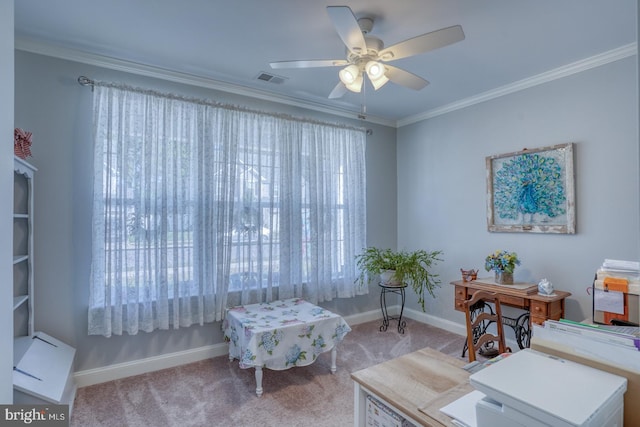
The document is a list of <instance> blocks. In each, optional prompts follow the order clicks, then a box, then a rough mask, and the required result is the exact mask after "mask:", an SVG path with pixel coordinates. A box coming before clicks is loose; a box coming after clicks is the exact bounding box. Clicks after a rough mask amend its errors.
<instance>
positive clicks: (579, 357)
mask: <svg viewBox="0 0 640 427" xmlns="http://www.w3.org/2000/svg"><path fill="white" fill-rule="evenodd" d="M531 348H532V349H534V350H538V351H541V352H543V353H547V354H550V355H552V356H557V357H560V358H562V359H566V360H571V361H573V362H577V363H581V364H583V365H587V366H591V367H592V368H596V369H600V370H602V371H606V372H610V373H612V374H616V375H620V376H622V377H625V378H626V379H627V391H626V393H625V394H624V398H623V400H624V425H625V426H640V406H638V402H640V371H634V370H630V369H626V368H622V367H619V366H616V365H614V364H612V363H610V362H607V361H606V360H601V359H595V358H591V357H588V356H586V355H583V354H579V353H577V352H576V351H575V350H573V348H571V347H569V346H564V345H562V344H558V343H555V342H551V341H547V340H542V339H540V338H536V337H535V335H534V336H533V337H532V338H531Z"/></svg>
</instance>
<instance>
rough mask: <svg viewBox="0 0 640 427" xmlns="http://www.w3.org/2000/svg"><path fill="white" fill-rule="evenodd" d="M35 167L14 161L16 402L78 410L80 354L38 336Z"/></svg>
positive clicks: (15, 158) (57, 342) (14, 356)
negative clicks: (76, 374) (75, 371)
mask: <svg viewBox="0 0 640 427" xmlns="http://www.w3.org/2000/svg"><path fill="white" fill-rule="evenodd" d="M35 172H36V168H34V167H33V166H32V165H30V164H29V163H27V162H25V161H24V160H22V159H20V158H18V157H14V214H13V278H14V279H13V321H14V333H13V335H14V343H13V366H14V368H13V402H14V403H19V404H46V403H53V404H66V405H69V416H71V411H72V409H73V400H74V399H75V394H76V385H75V383H74V380H73V360H74V358H75V353H76V350H75V349H74V348H73V347H71V346H69V345H67V344H65V343H63V342H62V341H60V340H58V339H56V338H53V337H51V336H49V335H47V334H45V333H43V332H35V331H34V321H33V318H34V315H33V313H34V312H33V305H34V298H33V295H34V292H33V290H34V280H33V205H34V204H33V179H34V175H35Z"/></svg>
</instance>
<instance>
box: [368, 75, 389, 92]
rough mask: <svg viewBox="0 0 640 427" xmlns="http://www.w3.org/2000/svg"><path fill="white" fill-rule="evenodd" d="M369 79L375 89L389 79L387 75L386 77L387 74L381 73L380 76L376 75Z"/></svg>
mask: <svg viewBox="0 0 640 427" xmlns="http://www.w3.org/2000/svg"><path fill="white" fill-rule="evenodd" d="M370 80H371V84H372V85H373V88H374V89H375V90H378V89H380V88H381V87H382V86H384V85H385V84H386V83H387V82H388V81H389V77H387V76H385V75H384V74H383V75H381V76H380V77H378V78H377V79H375V80H373V79H370Z"/></svg>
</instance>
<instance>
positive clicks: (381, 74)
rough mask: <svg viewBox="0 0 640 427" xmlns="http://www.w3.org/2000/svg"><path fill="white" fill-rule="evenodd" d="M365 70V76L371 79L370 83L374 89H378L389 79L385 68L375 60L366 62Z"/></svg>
mask: <svg viewBox="0 0 640 427" xmlns="http://www.w3.org/2000/svg"><path fill="white" fill-rule="evenodd" d="M365 70H366V71H367V76H369V80H371V84H372V85H373V88H374V89H375V90H378V89H380V88H381V87H382V86H384V85H385V84H386V83H387V82H388V81H389V78H388V77H387V76H386V75H385V74H386V72H387V69H386V68H385V66H384V65H382V64H381V63H379V62H377V61H369V62H367V65H365Z"/></svg>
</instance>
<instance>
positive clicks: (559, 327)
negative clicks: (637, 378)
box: [533, 320, 640, 371]
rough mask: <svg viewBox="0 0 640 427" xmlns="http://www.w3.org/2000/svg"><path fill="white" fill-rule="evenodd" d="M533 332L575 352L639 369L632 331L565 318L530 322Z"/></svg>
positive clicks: (639, 343)
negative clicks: (532, 323) (540, 323)
mask: <svg viewBox="0 0 640 427" xmlns="http://www.w3.org/2000/svg"><path fill="white" fill-rule="evenodd" d="M533 336H534V337H535V338H538V339H542V340H546V341H550V342H554V343H557V344H559V345H564V346H569V347H571V348H573V349H574V350H575V352H576V353H578V354H582V355H585V356H588V357H592V358H595V359H600V360H607V361H609V362H611V363H614V364H617V365H618V366H620V367H624V368H627V369H633V370H635V371H640V350H639V348H640V338H638V336H637V335H635V334H625V333H619V332H615V331H611V330H610V329H608V328H607V327H604V326H597V325H595V326H593V325H588V324H585V323H577V322H571V321H567V320H561V321H555V320H547V321H545V322H544V325H543V326H538V325H533Z"/></svg>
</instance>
